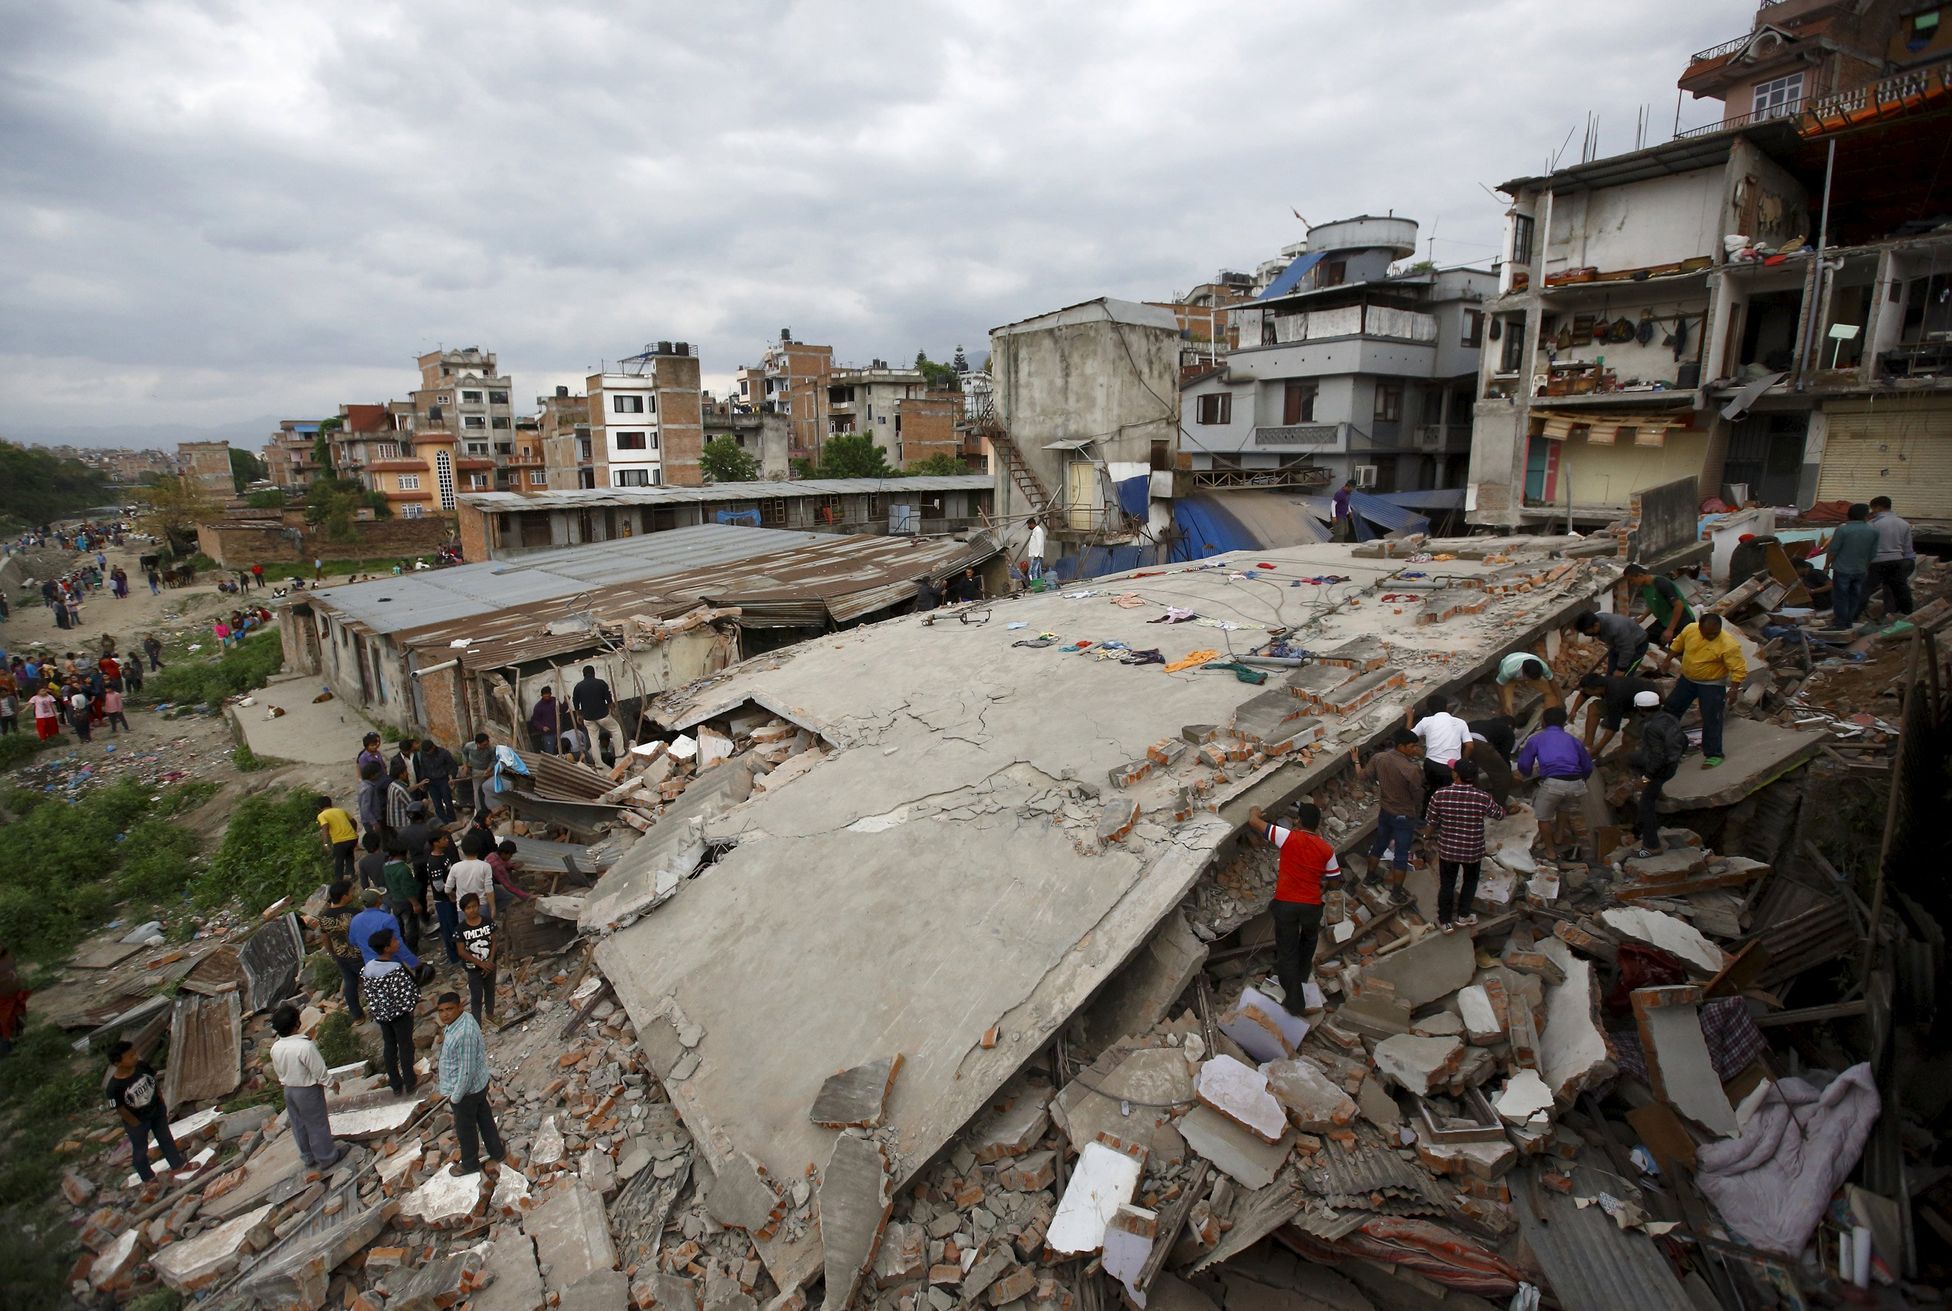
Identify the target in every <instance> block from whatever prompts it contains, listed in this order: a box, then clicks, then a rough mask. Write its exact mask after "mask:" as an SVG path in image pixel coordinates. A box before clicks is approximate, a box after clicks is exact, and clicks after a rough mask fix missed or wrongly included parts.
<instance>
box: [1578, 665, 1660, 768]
mask: <svg viewBox="0 0 1952 1311" xmlns="http://www.w3.org/2000/svg"><path fill="white" fill-rule="evenodd" d="M1642 692H1651V693H1653V694H1654V695H1655V696H1659V695H1660V694H1661V685H1660V684H1659V683H1656V682H1654V681H1653V680H1652V679H1650V678H1642V677H1641V676H1640V675H1638V674H1610V675H1608V674H1598V673H1593V674H1588V675H1586V676H1585V677H1584V678H1582V679H1580V680H1579V692H1578V695H1576V696H1575V697H1574V698H1573V702H1572V709H1571V710H1569V711H1567V712H1566V714H1567V718H1568V719H1572V718H1575V717H1577V716H1578V714H1579V710H1580V707H1582V706H1584V707H1585V708H1586V729H1585V732H1584V734H1583V736H1582V740H1583V741H1584V743H1585V745H1586V749H1587V750H1588V751H1590V752H1592V753H1593V754H1594V755H1595V756H1597V755H1599V754H1600V753H1601V752H1603V751H1605V750H1606V746H1607V743H1609V742H1611V741H1612V740H1613V735H1614V734H1615V733H1617V732H1619V731H1620V726H1621V725H1622V724H1624V723H1626V722H1627V720H1628V719H1629V718H1630V717H1632V715H1633V705H1634V698H1635V697H1637V696H1639V695H1640V694H1641V693H1642ZM1596 734H1597V735H1598V740H1597V741H1595V740H1594V737H1595V735H1596Z"/></svg>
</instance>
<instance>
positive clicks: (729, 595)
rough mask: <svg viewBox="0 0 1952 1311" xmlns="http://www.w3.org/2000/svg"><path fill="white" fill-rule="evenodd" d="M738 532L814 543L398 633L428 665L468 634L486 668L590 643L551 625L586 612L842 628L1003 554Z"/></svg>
mask: <svg viewBox="0 0 1952 1311" xmlns="http://www.w3.org/2000/svg"><path fill="white" fill-rule="evenodd" d="M680 531H684V530H680ZM740 531H745V532H761V533H767V534H769V535H771V536H772V537H773V538H774V539H775V540H777V539H778V538H780V537H789V538H800V537H805V538H808V539H810V540H807V541H805V542H802V543H797V544H795V545H793V546H790V547H788V548H787V549H785V550H779V551H771V552H768V553H766V554H764V555H750V556H746V557H744V558H742V559H738V560H730V561H726V562H723V563H719V564H713V565H710V566H707V567H705V568H698V569H685V570H676V571H673V572H670V573H667V574H664V575H661V576H658V577H653V578H645V579H641V580H639V581H636V582H631V583H625V584H622V585H618V586H610V587H591V588H582V589H579V590H576V591H574V592H571V593H569V594H568V595H563V596H555V597H549V598H545V599H542V600H538V601H523V602H521V603H518V604H509V603H507V602H503V603H500V604H489V605H483V606H481V607H479V608H477V609H475V610H472V611H468V612H466V613H464V614H461V615H453V616H448V617H444V618H441V619H439V620H437V621H436V622H434V623H423V624H420V625H418V626H416V627H413V628H401V629H397V630H395V631H394V633H393V635H392V636H393V639H394V640H395V641H396V642H398V643H400V644H401V645H403V646H407V647H412V648H415V649H417V650H420V651H422V652H423V660H424V661H425V662H431V661H432V660H434V659H445V658H447V656H445V655H442V654H440V649H443V648H449V647H450V644H451V643H453V642H455V641H458V640H460V639H462V638H466V639H467V640H468V646H467V648H466V649H465V650H463V651H461V652H459V656H460V659H461V662H462V663H463V664H464V665H466V666H467V667H468V668H470V669H483V668H500V667H503V666H506V665H509V664H517V663H520V662H522V661H525V660H536V659H542V658H544V657H546V656H549V655H554V654H557V653H559V652H564V651H574V650H582V649H584V648H587V647H589V646H592V645H594V644H595V643H596V641H597V640H598V639H597V637H596V636H595V635H594V633H592V632H591V631H589V630H587V629H586V630H583V631H576V632H567V633H561V634H552V633H549V632H547V631H546V629H547V627H548V625H549V624H550V623H551V622H552V621H557V620H563V619H567V618H569V617H571V616H573V615H582V614H587V615H591V616H594V617H595V618H596V619H597V620H598V621H599V622H610V623H617V622H621V621H622V620H624V619H626V618H628V617H630V616H631V615H638V614H641V615H648V616H650V617H652V618H673V617H675V616H677V615H680V614H683V613H684V612H686V611H687V610H690V609H692V608H693V607H694V606H696V605H698V604H699V603H701V602H703V603H705V604H708V605H711V606H714V607H720V608H732V607H737V608H739V609H741V610H746V611H748V613H746V614H744V615H742V616H741V618H740V622H741V623H743V624H746V625H748V626H751V627H806V626H819V625H821V624H823V622H824V621H825V620H826V619H828V618H831V619H832V620H833V621H834V622H835V623H837V624H844V623H849V622H852V621H853V620H855V619H858V618H860V617H861V616H863V615H866V614H872V613H873V612H874V611H876V610H880V609H884V608H886V607H888V606H892V605H899V604H901V603H902V602H903V601H906V600H908V599H909V598H911V597H913V596H914V595H915V583H914V580H915V579H916V578H918V577H921V576H923V575H927V576H928V577H929V578H931V579H933V580H935V581H937V582H941V581H942V580H944V579H946V578H948V577H949V576H950V575H952V574H956V573H960V572H961V571H962V570H963V569H965V568H967V567H969V566H971V565H975V564H980V563H981V562H982V561H984V560H987V559H988V558H989V557H990V556H992V555H995V554H996V552H997V550H998V546H997V543H996V541H995V540H994V539H993V538H991V537H990V536H989V535H988V534H987V533H977V534H975V535H974V536H973V537H972V538H971V539H970V540H969V541H967V542H959V541H955V540H953V539H950V538H917V537H868V536H839V535H836V534H832V533H809V534H784V533H777V532H774V530H772V529H763V528H762V529H743V530H740ZM663 535H664V534H653V536H663ZM449 654H452V652H450V653H449Z"/></svg>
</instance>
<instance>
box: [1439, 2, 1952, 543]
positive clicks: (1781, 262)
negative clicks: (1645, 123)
mask: <svg viewBox="0 0 1952 1311" xmlns="http://www.w3.org/2000/svg"><path fill="white" fill-rule="evenodd" d="M1917 9H1918V7H1917V6H1913V7H1912V10H1917ZM1934 12H1936V10H1934ZM1880 14H1881V15H1882V25H1881V27H1880V26H1878V25H1875V24H1873V23H1872V22H1871V20H1872V19H1873V18H1876V17H1878V16H1879V15H1880ZM1922 16H1924V13H1923V11H1922V10H1919V11H1918V12H1916V13H1914V12H1912V11H1911V10H1907V11H1905V12H1902V13H1892V12H1890V11H1889V7H1882V6H1852V5H1842V4H1829V5H1821V4H1791V3H1779V4H1770V5H1764V6H1763V7H1762V8H1761V10H1760V11H1758V13H1757V16H1756V21H1755V25H1754V30H1753V31H1751V32H1750V33H1749V34H1748V35H1747V36H1746V37H1744V38H1741V39H1740V40H1738V41H1736V42H1731V43H1727V44H1726V45H1725V46H1723V47H1717V48H1715V49H1712V50H1707V51H1702V52H1700V53H1699V54H1697V55H1695V56H1694V58H1693V59H1692V60H1691V61H1690V62H1689V65H1688V71H1687V72H1686V73H1685V74H1684V75H1683V79H1682V85H1683V86H1684V87H1690V86H1692V87H1697V88H1700V89H1701V93H1702V94H1709V95H1713V94H1718V93H1724V92H1725V93H1726V94H1728V95H1729V96H1730V97H1731V100H1730V101H1729V110H1728V112H1727V113H1725V114H1724V116H1723V117H1722V119H1721V121H1720V122H1717V123H1715V124H1711V125H1709V126H1707V127H1705V128H1700V129H1696V130H1693V131H1690V132H1687V133H1684V134H1682V135H1681V136H1680V137H1677V138H1676V139H1675V140H1673V141H1669V142H1666V143H1664V144H1662V145H1659V146H1654V147H1650V148H1647V149H1644V150H1638V151H1634V152H1632V153H1630V154H1626V155H1618V156H1611V157H1608V158H1603V159H1596V160H1591V161H1588V162H1585V163H1582V164H1578V165H1575V166H1572V167H1570V168H1565V169H1560V170H1558V171H1556V172H1554V173H1551V174H1548V175H1544V176H1539V177H1527V178H1519V179H1516V180H1514V181H1511V182H1508V183H1506V184H1505V185H1504V186H1503V187H1502V188H1501V190H1502V191H1504V192H1505V193H1506V194H1507V195H1509V196H1510V197H1511V198H1512V205H1511V209H1510V212H1509V216H1508V219H1507V233H1506V247H1505V262H1504V267H1503V269H1502V274H1501V284H1500V288H1501V294H1500V295H1499V296H1498V297H1497V298H1495V299H1494V300H1493V301H1491V302H1490V303H1489V304H1488V305H1487V307H1486V308H1487V309H1488V310H1489V311H1490V312H1491V314H1492V318H1491V326H1490V327H1489V328H1488V330H1487V331H1488V333H1489V334H1490V335H1491V336H1492V338H1493V341H1492V343H1491V344H1490V347H1489V349H1487V351H1486V352H1485V355H1484V360H1483V368H1482V374H1481V379H1480V393H1479V399H1478V401H1477V403H1476V407H1475V429H1474V433H1473V448H1472V450H1473V454H1472V468H1471V475H1470V488H1469V493H1468V500H1467V505H1468V507H1469V512H1470V516H1471V518H1472V519H1473V520H1474V521H1475V522H1479V523H1485V524H1497V525H1514V524H1521V523H1528V522H1530V523H1537V522H1541V521H1543V520H1545V519H1548V518H1551V517H1553V516H1555V515H1556V516H1559V517H1566V516H1570V518H1572V519H1573V520H1575V521H1581V522H1587V523H1599V522H1605V521H1607V520H1609V519H1611V518H1614V517H1616V516H1617V515H1618V514H1620V513H1621V512H1622V511H1623V510H1624V509H1626V508H1627V506H1628V503H1629V498H1630V497H1631V495H1632V494H1633V493H1634V492H1636V491H1639V490H1642V489H1644V488H1647V487H1652V486H1656V485H1658V484H1660V483H1663V482H1669V481H1672V480H1675V479H1678V478H1684V477H1685V478H1693V479H1695V480H1696V483H1697V487H1698V489H1699V493H1700V495H1701V496H1702V497H1703V498H1704V499H1706V498H1708V497H1722V498H1724V499H1732V500H1743V499H1755V500H1759V501H1761V502H1762V503H1764V504H1768V505H1776V506H1788V505H1793V506H1805V505H1809V504H1811V503H1812V502H1814V501H1817V500H1826V501H1828V500H1868V499H1869V498H1870V497H1872V496H1874V495H1877V494H1878V493H1880V492H1882V493H1884V494H1886V495H1889V496H1891V497H1892V499H1893V500H1894V501H1896V502H1897V503H1898V505H1899V507H1900V512H1901V513H1905V514H1906V515H1907V517H1910V518H1911V519H1912V520H1913V522H1914V524H1915V525H1918V526H1920V528H1921V532H1933V533H1936V534H1941V535H1942V534H1946V533H1952V438H1948V437H1947V436H1946V434H1947V433H1952V311H1948V309H1947V303H1948V301H1952V277H1948V275H1947V274H1945V273H1944V272H1943V271H1942V270H1944V269H1946V268H1947V267H1952V230H1948V229H1947V228H1946V227H1945V225H1944V224H1943V223H1941V222H1939V221H1938V220H1937V219H1934V218H1931V217H1923V218H1922V221H1921V216H1937V215H1944V214H1946V213H1948V212H1952V178H1948V177H1947V176H1945V174H1944V172H1943V171H1942V170H1940V169H1939V168H1938V167H1937V163H1936V161H1937V160H1938V158H1939V156H1940V155H1942V153H1943V150H1944V142H1945V140H1946V122H1947V117H1946V115H1947V111H1948V110H1952V48H1948V47H1947V46H1946V45H1945V38H1944V37H1943V36H1942V35H1941V34H1939V33H1938V32H1937V29H1936V27H1935V26H1933V25H1931V24H1927V25H1926V26H1925V27H1922V28H1921V27H1920V26H1919V25H1918V22H1917V21H1916V20H1917V19H1919V18H1920V17H1922ZM1846 18H1848V20H1849V27H1850V32H1851V37H1850V40H1848V41H1847V42H1846V41H1843V40H1842V39H1841V38H1839V37H1837V35H1836V33H1838V32H1839V31H1842V30H1843V29H1842V28H1839V27H1836V26H1831V25H1827V24H1828V23H1829V20H1836V21H1837V22H1843V21H1844V20H1845V19H1846ZM1839 45H1842V46H1846V47H1847V48H1845V49H1838V48H1837V47H1838V46H1839ZM1786 52H1795V53H1794V55H1793V57H1794V58H1795V59H1796V60H1797V61H1798V62H1797V64H1796V67H1797V68H1798V69H1799V70H1800V75H1802V76H1805V77H1807V78H1808V79H1810V80H1809V81H1808V82H1806V83H1804V84H1803V86H1804V88H1805V89H1804V91H1803V93H1802V94H1799V95H1793V96H1788V97H1787V98H1782V97H1783V92H1782V91H1781V88H1780V87H1772V86H1770V84H1771V83H1775V82H1779V81H1780V79H1781V78H1783V77H1788V76H1791V74H1790V73H1785V72H1783V71H1782V68H1783V67H1784V65H1782V64H1781V62H1780V61H1781V60H1782V59H1783V58H1789V57H1792V56H1791V54H1788V53H1786ZM1866 56H1869V57H1868V58H1867V57H1866ZM1921 58H1925V59H1930V60H1932V62H1928V63H1925V64H1923V65H1922V66H1921V65H1920V64H1919V63H1918V60H1919V59H1921ZM1893 70H1895V71H1893ZM1867 72H1872V73H1877V74H1879V75H1878V76H1876V77H1875V78H1874V79H1873V80H1870V81H1861V80H1857V79H1860V78H1861V77H1863V76H1864V75H1865V74H1866V73H1867ZM1758 79H1760V80H1758ZM1810 87H1817V88H1821V89H1820V90H1819V91H1817V92H1815V93H1812V92H1811V91H1810V90H1809V89H1808V88H1810ZM1792 89H1795V88H1792Z"/></svg>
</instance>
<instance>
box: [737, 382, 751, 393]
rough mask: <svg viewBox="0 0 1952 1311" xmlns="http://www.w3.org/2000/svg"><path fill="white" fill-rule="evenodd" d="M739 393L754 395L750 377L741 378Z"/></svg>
mask: <svg viewBox="0 0 1952 1311" xmlns="http://www.w3.org/2000/svg"><path fill="white" fill-rule="evenodd" d="M739 395H741V396H750V395H752V379H750V378H741V379H739Z"/></svg>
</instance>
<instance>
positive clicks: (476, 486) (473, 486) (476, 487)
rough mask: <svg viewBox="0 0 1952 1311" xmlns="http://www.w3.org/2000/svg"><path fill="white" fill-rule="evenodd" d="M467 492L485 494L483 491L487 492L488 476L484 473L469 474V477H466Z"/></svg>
mask: <svg viewBox="0 0 1952 1311" xmlns="http://www.w3.org/2000/svg"><path fill="white" fill-rule="evenodd" d="M468 490H469V491H471V492H485V491H487V490H488V475H487V474H485V473H471V474H469V475H468Z"/></svg>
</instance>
